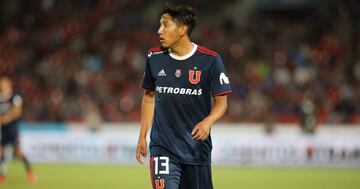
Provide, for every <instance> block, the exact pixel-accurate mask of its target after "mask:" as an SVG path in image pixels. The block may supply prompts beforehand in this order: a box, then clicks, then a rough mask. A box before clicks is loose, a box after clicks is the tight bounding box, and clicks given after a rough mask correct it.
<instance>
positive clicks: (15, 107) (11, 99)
mask: <svg viewBox="0 0 360 189" xmlns="http://www.w3.org/2000/svg"><path fill="white" fill-rule="evenodd" d="M22 103H23V101H22V98H21V97H20V95H18V94H16V93H14V91H13V86H12V82H11V80H10V78H9V77H6V76H1V77H0V125H1V139H0V140H1V143H0V184H2V183H5V181H6V177H5V164H6V161H5V159H6V155H5V154H6V150H7V147H9V146H12V147H13V149H14V154H15V156H16V157H18V158H19V159H20V160H21V161H22V162H23V163H24V166H25V169H26V173H27V179H28V181H29V182H31V183H35V182H36V181H37V177H36V175H35V173H34V172H33V171H32V169H31V165H30V162H29V161H28V159H27V158H26V157H25V155H24V153H23V152H22V150H21V148H20V142H19V131H18V130H19V128H18V127H19V120H20V117H21V114H22Z"/></svg>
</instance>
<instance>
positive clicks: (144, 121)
mask: <svg viewBox="0 0 360 189" xmlns="http://www.w3.org/2000/svg"><path fill="white" fill-rule="evenodd" d="M154 108H155V92H154V91H150V90H145V92H144V95H143V98H142V102H141V126H140V134H139V139H138V143H137V147H136V159H137V161H138V162H139V163H140V164H143V163H144V161H143V160H142V157H141V156H143V157H146V155H147V141H146V136H147V133H148V131H149V129H150V127H151V124H152V120H153V117H154Z"/></svg>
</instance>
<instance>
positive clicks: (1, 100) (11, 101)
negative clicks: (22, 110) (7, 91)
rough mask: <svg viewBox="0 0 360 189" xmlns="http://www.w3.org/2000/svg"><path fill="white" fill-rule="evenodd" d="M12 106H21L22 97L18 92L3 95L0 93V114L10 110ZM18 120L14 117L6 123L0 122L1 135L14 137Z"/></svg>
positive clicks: (16, 132) (16, 134)
mask: <svg viewBox="0 0 360 189" xmlns="http://www.w3.org/2000/svg"><path fill="white" fill-rule="evenodd" d="M14 106H20V107H21V106H22V98H21V96H20V95H18V94H12V95H4V94H1V93H0V115H5V114H7V113H9V112H11V111H12V109H13V108H14ZM18 122H19V119H16V120H14V121H12V122H10V123H8V124H3V123H1V122H0V124H1V137H2V139H3V138H16V137H17V136H18V132H19V131H18Z"/></svg>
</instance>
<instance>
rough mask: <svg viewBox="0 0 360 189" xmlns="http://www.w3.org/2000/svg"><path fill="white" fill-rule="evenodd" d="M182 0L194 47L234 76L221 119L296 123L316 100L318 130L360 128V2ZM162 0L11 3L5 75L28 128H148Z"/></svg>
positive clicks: (5, 10) (2, 53)
mask: <svg viewBox="0 0 360 189" xmlns="http://www.w3.org/2000/svg"><path fill="white" fill-rule="evenodd" d="M179 2H180V3H190V4H192V5H193V6H194V7H195V8H198V13H199V14H198V17H199V22H198V23H199V24H198V26H197V28H196V29H195V31H194V34H193V39H194V42H195V43H199V44H202V45H204V46H206V47H208V48H210V49H213V50H215V51H217V52H218V53H219V54H220V55H221V56H222V58H223V61H224V64H225V66H226V68H227V70H228V72H229V73H228V75H229V76H230V80H231V82H232V88H233V93H232V94H231V95H230V99H229V100H230V103H229V109H228V113H227V114H226V116H225V117H224V118H223V121H226V122H264V121H266V120H272V121H275V122H281V123H298V122H300V120H301V116H302V115H303V111H304V106H303V104H304V99H305V98H304V96H305V94H310V95H308V97H309V98H308V99H310V102H311V103H312V104H313V105H314V107H315V108H314V109H315V111H314V115H315V117H316V120H317V122H318V123H352V124H359V123H360V98H359V97H360V87H359V86H360V26H359V22H358V18H360V15H359V14H360V4H359V3H358V2H357V1H355V0H353V1H343V2H341V1H327V2H321V1H305V0H304V4H303V5H302V6H290V8H289V7H287V8H283V7H282V5H278V6H273V7H272V6H266V3H264V2H268V1H258V2H259V4H260V5H261V3H260V2H263V3H264V4H265V5H264V6H260V5H259V4H257V5H252V4H251V3H246V2H249V1H234V0H232V1H225V2H221V1H215V0H211V1H205V0H196V1H190V0H188V1H179ZM250 2H251V1H250ZM254 2H256V1H254ZM297 2H298V1H297ZM311 2H312V3H311ZM161 3H162V1H144V0H122V1H115V0H114V1H112V0H79V1H71V0H30V1H27V0H12V1H1V2H0V4H1V5H0V14H1V21H0V73H1V74H7V75H10V76H11V77H12V78H13V79H14V80H15V83H16V88H17V89H18V90H19V92H20V93H21V94H22V96H23V98H24V102H25V112H24V113H25V114H24V119H25V120H27V121H34V122H37V121H55V122H62V121H69V122H80V121H84V119H85V118H86V115H87V114H91V113H93V112H94V111H95V112H97V113H98V114H100V116H101V117H102V119H103V120H104V121H108V122H117V121H122V122H125V121H139V119H140V102H141V97H142V93H143V89H142V88H141V87H140V84H141V80H142V75H143V70H144V65H145V58H146V53H147V49H148V48H151V47H156V46H159V40H158V36H157V33H156V31H157V28H158V26H159V24H158V15H157V11H158V10H159V7H160V6H161ZM318 4H321V6H318ZM245 10H246V11H245ZM231 12H233V14H230V13H231ZM245 12H246V14H245ZM305 109H306V108H305Z"/></svg>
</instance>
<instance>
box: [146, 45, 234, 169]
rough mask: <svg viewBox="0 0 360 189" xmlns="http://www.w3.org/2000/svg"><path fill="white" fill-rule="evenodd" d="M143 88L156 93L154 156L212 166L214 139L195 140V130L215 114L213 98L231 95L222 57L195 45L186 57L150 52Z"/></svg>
mask: <svg viewBox="0 0 360 189" xmlns="http://www.w3.org/2000/svg"><path fill="white" fill-rule="evenodd" d="M142 86H143V88H145V89H147V90H153V91H155V113H154V120H153V125H152V130H151V134H150V139H151V141H150V152H151V155H159V154H161V155H167V156H169V157H172V158H174V159H176V160H178V161H179V162H182V163H186V164H210V162H211V149H212V144H211V137H210V136H209V138H208V139H207V140H206V141H204V142H199V141H195V140H194V139H193V138H192V136H191V131H192V129H193V128H194V127H195V126H196V125H197V124H198V123H199V122H200V121H202V120H203V119H204V118H205V117H207V116H208V115H209V114H210V111H211V97H212V96H216V95H223V94H227V93H230V92H231V88H230V84H229V79H228V78H227V77H226V74H225V69H224V65H223V63H222V60H221V58H220V56H219V55H218V54H217V53H216V52H214V51H211V50H209V49H206V48H204V47H201V46H198V45H196V44H194V46H193V50H192V51H191V52H190V53H189V54H188V55H186V56H182V57H178V56H175V55H174V54H172V53H171V52H170V50H161V49H159V48H155V49H150V51H149V54H148V58H147V62H146V68H145V74H144V80H143V84H142Z"/></svg>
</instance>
